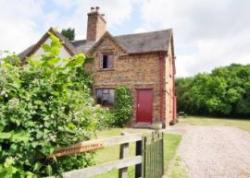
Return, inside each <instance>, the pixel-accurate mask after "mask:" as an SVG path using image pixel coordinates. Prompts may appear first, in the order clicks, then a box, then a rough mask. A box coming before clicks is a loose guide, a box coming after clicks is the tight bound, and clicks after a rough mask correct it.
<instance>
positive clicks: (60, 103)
mask: <svg viewBox="0 0 250 178" xmlns="http://www.w3.org/2000/svg"><path fill="white" fill-rule="evenodd" d="M50 38H51V43H50V44H45V45H44V46H43V49H44V51H45V53H44V55H43V56H42V57H41V59H35V58H32V57H31V58H29V59H28V60H27V64H25V65H21V62H20V60H19V59H18V58H17V57H16V56H9V57H6V58H5V59H3V61H2V62H1V66H0V118H1V120H0V177H37V176H38V177H40V176H48V175H55V174H60V173H61V172H63V171H67V170H71V169H77V168H79V167H84V166H87V165H90V164H91V163H92V154H90V153H84V154H79V155H74V156H66V157H62V158H58V159H57V158H53V159H48V156H49V155H50V154H51V153H53V152H54V150H56V149H58V148H61V147H66V146H69V145H71V144H74V143H77V142H79V141H83V140H87V139H89V138H90V137H91V134H92V133H93V131H94V130H95V128H96V125H97V122H98V119H99V118H100V117H103V116H102V112H103V110H102V109H101V108H100V107H96V106H95V104H94V101H93V99H92V97H91V96H90V89H89V86H90V84H91V79H90V77H89V76H88V75H87V74H86V73H85V71H84V68H83V65H84V61H85V59H86V57H85V56H84V55H83V54H78V55H75V56H73V57H71V58H66V59H61V58H59V57H58V54H59V51H60V48H61V44H60V41H59V39H57V38H56V37H55V36H53V35H51V37H50Z"/></svg>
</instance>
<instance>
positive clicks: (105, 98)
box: [96, 88, 115, 106]
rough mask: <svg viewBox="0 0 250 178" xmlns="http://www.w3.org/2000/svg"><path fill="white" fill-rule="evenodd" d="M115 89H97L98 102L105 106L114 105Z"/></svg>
mask: <svg viewBox="0 0 250 178" xmlns="http://www.w3.org/2000/svg"><path fill="white" fill-rule="evenodd" d="M114 98H115V91H114V89H106V88H100V89H96V102H97V103H98V104H101V105H103V106H112V105H113V104H114Z"/></svg>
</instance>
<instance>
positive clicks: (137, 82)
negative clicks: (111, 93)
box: [85, 38, 160, 123]
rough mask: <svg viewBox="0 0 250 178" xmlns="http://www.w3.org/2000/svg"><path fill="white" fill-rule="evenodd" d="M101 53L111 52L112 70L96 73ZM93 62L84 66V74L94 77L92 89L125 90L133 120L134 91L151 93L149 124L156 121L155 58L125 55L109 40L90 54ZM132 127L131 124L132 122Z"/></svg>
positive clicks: (157, 95) (157, 62)
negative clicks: (130, 99) (131, 100)
mask: <svg viewBox="0 0 250 178" xmlns="http://www.w3.org/2000/svg"><path fill="white" fill-rule="evenodd" d="M103 52H113V53H114V60H113V69H111V70H100V67H99V66H100V57H101V54H102V53H103ZM92 56H93V57H94V60H93V61H92V62H89V63H87V64H86V66H85V67H86V70H87V71H89V72H91V73H92V75H93V77H94V90H95V89H96V88H115V87H117V86H121V85H125V86H127V87H128V88H129V89H130V90H131V91H132V94H133V96H134V114H133V119H132V122H133V121H135V118H136V89H140V88H152V89H153V93H154V94H153V120H154V121H156V120H160V89H159V72H160V70H159V54H158V53H152V54H140V55H139V54H138V55H125V54H124V52H123V51H122V50H121V49H120V48H119V47H118V46H117V45H116V44H115V43H114V42H113V41H112V40H111V39H109V38H107V39H105V40H104V41H103V42H102V43H101V44H100V46H98V47H97V49H96V51H95V52H94V53H93V54H92ZM133 123H134V122H133Z"/></svg>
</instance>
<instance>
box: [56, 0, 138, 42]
mask: <svg viewBox="0 0 250 178" xmlns="http://www.w3.org/2000/svg"><path fill="white" fill-rule="evenodd" d="M139 1H140V0H139ZM139 1H138V0H137V1H136V0H126V1H117V0H84V1H80V0H75V1H72V0H63V1H62V2H61V1H57V0H54V2H55V3H56V4H57V5H58V6H60V7H63V8H64V10H66V11H67V10H68V14H67V16H63V14H60V20H58V19H55V21H54V22H53V23H52V24H57V26H58V27H61V28H65V27H74V28H75V29H76V36H77V38H85V36H86V35H85V34H86V28H87V26H86V24H87V13H88V12H89V11H90V7H92V6H93V7H96V6H99V7H100V12H101V13H102V12H103V13H105V19H108V20H107V25H108V29H112V28H119V25H121V24H122V23H124V21H126V20H128V19H130V17H131V15H132V10H133V5H134V4H136V3H138V2H139Z"/></svg>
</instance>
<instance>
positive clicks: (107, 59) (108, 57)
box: [100, 53, 113, 69]
mask: <svg viewBox="0 0 250 178" xmlns="http://www.w3.org/2000/svg"><path fill="white" fill-rule="evenodd" d="M112 67H113V54H110V53H104V54H102V55H101V59H100V68H101V69H112Z"/></svg>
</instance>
